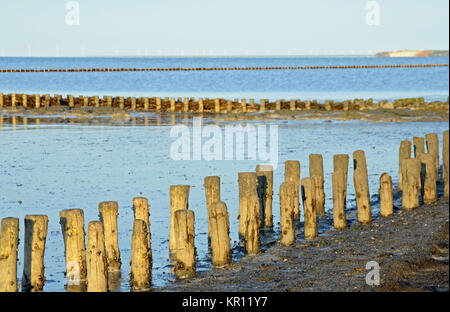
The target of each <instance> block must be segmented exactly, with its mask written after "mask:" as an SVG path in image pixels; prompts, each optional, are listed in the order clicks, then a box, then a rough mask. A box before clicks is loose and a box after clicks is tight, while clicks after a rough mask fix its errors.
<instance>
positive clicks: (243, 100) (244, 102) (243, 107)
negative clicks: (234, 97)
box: [241, 99, 247, 113]
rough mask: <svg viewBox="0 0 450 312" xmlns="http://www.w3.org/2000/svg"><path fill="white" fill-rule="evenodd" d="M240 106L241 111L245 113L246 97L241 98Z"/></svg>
mask: <svg viewBox="0 0 450 312" xmlns="http://www.w3.org/2000/svg"><path fill="white" fill-rule="evenodd" d="M241 106H242V112H243V113H246V112H247V100H246V99H242V101H241Z"/></svg>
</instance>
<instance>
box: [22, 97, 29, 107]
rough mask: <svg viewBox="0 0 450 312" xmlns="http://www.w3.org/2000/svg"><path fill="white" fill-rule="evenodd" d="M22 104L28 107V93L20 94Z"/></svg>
mask: <svg viewBox="0 0 450 312" xmlns="http://www.w3.org/2000/svg"><path fill="white" fill-rule="evenodd" d="M22 106H23V107H24V108H27V107H28V95H26V94H22Z"/></svg>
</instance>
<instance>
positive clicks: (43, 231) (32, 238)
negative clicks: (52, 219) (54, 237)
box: [22, 215, 48, 292]
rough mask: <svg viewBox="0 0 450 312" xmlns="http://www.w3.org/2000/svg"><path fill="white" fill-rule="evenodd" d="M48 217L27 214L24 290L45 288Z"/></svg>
mask: <svg viewBox="0 0 450 312" xmlns="http://www.w3.org/2000/svg"><path fill="white" fill-rule="evenodd" d="M47 228H48V217H47V216H44V215H27V216H25V244H24V263H23V277H22V290H23V291H33V292H35V291H41V290H42V289H43V288H44V282H45V276H44V253H45V240H46V239H47Z"/></svg>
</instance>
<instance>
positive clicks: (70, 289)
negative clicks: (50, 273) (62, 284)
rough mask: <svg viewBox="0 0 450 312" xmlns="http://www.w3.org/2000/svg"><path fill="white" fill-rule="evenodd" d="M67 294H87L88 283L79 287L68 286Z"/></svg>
mask: <svg viewBox="0 0 450 312" xmlns="http://www.w3.org/2000/svg"><path fill="white" fill-rule="evenodd" d="M66 291H67V292H85V291H87V284H86V282H81V283H80V284H79V285H69V284H67V285H66Z"/></svg>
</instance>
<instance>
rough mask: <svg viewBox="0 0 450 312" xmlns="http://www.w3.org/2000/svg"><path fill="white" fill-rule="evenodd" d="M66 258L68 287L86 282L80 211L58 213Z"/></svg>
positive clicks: (82, 226)
mask: <svg viewBox="0 0 450 312" xmlns="http://www.w3.org/2000/svg"><path fill="white" fill-rule="evenodd" d="M59 216H60V221H59V223H60V224H61V232H62V234H63V239H64V246H65V258H66V279H67V284H68V285H80V282H82V281H85V280H86V247H85V233H84V213H83V210H81V209H67V210H62V211H61V212H60V213H59Z"/></svg>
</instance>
